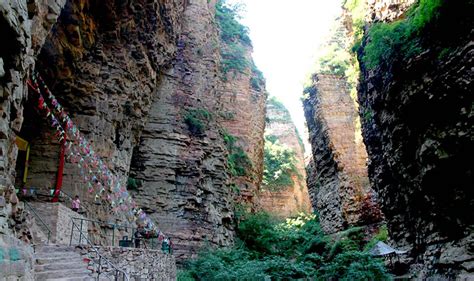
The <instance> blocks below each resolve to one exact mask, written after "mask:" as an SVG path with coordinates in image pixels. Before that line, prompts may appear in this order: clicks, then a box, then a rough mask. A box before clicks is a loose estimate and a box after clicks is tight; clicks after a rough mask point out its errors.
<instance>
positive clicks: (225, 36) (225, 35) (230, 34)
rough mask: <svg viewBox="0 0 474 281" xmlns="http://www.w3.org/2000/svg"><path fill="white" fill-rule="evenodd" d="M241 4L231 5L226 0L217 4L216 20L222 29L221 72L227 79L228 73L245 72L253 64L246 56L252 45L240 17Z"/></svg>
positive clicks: (220, 0) (221, 0)
mask: <svg viewBox="0 0 474 281" xmlns="http://www.w3.org/2000/svg"><path fill="white" fill-rule="evenodd" d="M239 9H240V6H238V5H234V6H230V5H228V4H226V2H225V1H224V0H219V1H218V2H217V5H216V16H215V18H216V21H217V23H218V26H219V29H220V37H221V41H222V42H223V43H224V44H223V46H222V47H221V73H222V74H223V79H226V77H227V73H229V72H230V71H233V72H234V74H235V73H244V72H245V70H246V69H247V68H249V67H251V66H252V64H251V62H249V60H248V59H247V57H246V52H247V48H248V47H249V46H251V41H250V37H249V35H248V29H247V27H245V26H243V25H242V24H241V23H240V22H239V21H238V19H239V18H240V16H239Z"/></svg>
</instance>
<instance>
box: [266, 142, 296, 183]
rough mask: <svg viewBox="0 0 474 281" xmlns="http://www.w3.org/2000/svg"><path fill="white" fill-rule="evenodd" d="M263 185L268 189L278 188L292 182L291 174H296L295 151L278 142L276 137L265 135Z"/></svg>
mask: <svg viewBox="0 0 474 281" xmlns="http://www.w3.org/2000/svg"><path fill="white" fill-rule="evenodd" d="M263 159H264V168H265V169H264V171H263V186H264V188H265V189H269V190H279V189H281V188H284V187H288V186H292V185H293V184H294V181H293V178H292V177H293V176H294V175H298V170H297V169H296V158H295V152H294V151H293V150H292V149H290V148H288V147H286V146H285V145H282V144H280V142H279V141H278V140H277V139H276V137H274V136H272V135H267V136H265V149H264V158H263Z"/></svg>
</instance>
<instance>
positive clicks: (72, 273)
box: [35, 267, 91, 281]
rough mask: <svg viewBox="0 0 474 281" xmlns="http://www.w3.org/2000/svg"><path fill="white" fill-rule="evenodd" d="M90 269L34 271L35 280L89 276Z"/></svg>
mask: <svg viewBox="0 0 474 281" xmlns="http://www.w3.org/2000/svg"><path fill="white" fill-rule="evenodd" d="M90 274H91V271H90V270H87V269H86V268H85V267H84V268H83V269H62V270H48V271H42V272H36V273H35V280H38V281H42V280H50V279H53V278H55V279H59V278H87V277H90Z"/></svg>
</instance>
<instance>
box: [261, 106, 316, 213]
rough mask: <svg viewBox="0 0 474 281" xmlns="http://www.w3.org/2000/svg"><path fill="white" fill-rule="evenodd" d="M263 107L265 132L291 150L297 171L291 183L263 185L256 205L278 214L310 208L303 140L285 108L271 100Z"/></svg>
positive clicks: (308, 210) (303, 210)
mask: <svg viewBox="0 0 474 281" xmlns="http://www.w3.org/2000/svg"><path fill="white" fill-rule="evenodd" d="M266 109H267V114H266V119H267V124H266V128H265V135H266V136H272V137H276V139H277V141H278V142H279V144H281V145H284V146H286V147H288V148H290V149H292V150H293V151H294V153H295V160H296V161H295V166H296V173H293V174H292V180H293V182H294V184H293V185H291V186H285V187H280V188H278V190H273V189H271V188H269V187H266V186H265V185H263V186H262V190H261V192H260V193H259V195H258V202H259V207H261V208H262V209H263V210H266V211H268V212H270V213H272V214H276V215H279V216H281V217H288V216H291V215H294V214H296V213H298V212H311V210H312V207H311V202H310V200H309V194H308V188H307V186H306V181H305V179H306V170H305V167H304V147H303V142H302V140H301V138H300V136H299V135H298V132H297V131H296V127H295V124H294V123H293V120H291V116H290V113H289V112H288V110H287V109H286V108H281V107H279V106H278V104H275V103H274V102H272V101H271V100H270V101H267V106H266Z"/></svg>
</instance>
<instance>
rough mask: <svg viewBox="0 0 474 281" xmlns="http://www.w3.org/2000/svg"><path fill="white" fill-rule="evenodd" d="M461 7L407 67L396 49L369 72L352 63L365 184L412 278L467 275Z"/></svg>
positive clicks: (468, 100)
mask: <svg viewBox="0 0 474 281" xmlns="http://www.w3.org/2000/svg"><path fill="white" fill-rule="evenodd" d="M448 3H449V4H448ZM470 5H471V6H469V4H468V3H467V2H462V1H461V2H446V5H444V7H443V9H442V10H441V11H440V15H441V16H440V17H439V18H437V19H436V22H435V23H434V24H432V25H428V26H427V27H426V28H425V29H423V30H422V32H420V34H419V35H418V37H417V38H416V39H417V40H419V41H418V42H420V44H421V45H420V48H422V49H423V52H422V53H420V54H419V55H416V56H415V57H411V58H410V59H409V60H407V59H404V58H403V57H402V56H399V55H397V54H398V51H397V50H396V55H395V56H393V57H392V58H391V60H390V61H389V63H386V62H384V61H382V63H380V65H378V66H377V67H376V68H375V69H367V68H366V66H365V65H364V64H361V70H362V79H361V83H360V87H359V101H360V104H361V108H360V115H361V116H364V115H365V116H367V118H362V121H363V122H362V125H363V135H364V142H365V144H366V146H367V150H368V155H369V159H370V161H369V175H370V179H371V182H372V183H373V186H374V189H375V190H376V191H377V193H378V194H379V197H380V202H381V205H382V207H383V211H384V213H385V215H386V218H387V222H388V228H389V233H390V236H391V238H392V239H393V240H394V242H395V243H396V245H398V246H399V247H403V248H405V249H407V250H409V251H410V255H409V258H408V259H407V260H405V262H406V263H407V264H410V263H418V265H415V266H413V268H412V271H413V272H416V273H417V274H419V276H420V278H426V275H433V274H443V275H444V277H443V278H447V277H446V276H450V277H451V278H454V276H455V275H456V274H462V273H471V274H472V272H473V270H474V269H473V266H472V260H473V253H472V251H471V250H470V249H471V248H472V235H470V234H471V233H470V232H471V231H470V229H472V225H473V222H474V221H473V216H472V215H471V214H472V212H471V211H470V210H472V209H473V202H474V201H473V198H474V196H473V193H472V190H473V189H472V187H473V178H472V173H473V168H472V165H470V164H469V163H471V162H472V161H471V158H472V155H473V147H474V145H473V139H474V138H473V130H472V124H473V120H472V116H473V114H472V104H473V95H472V67H473V57H474V56H473V43H472V32H473V31H472V26H473V22H472V17H471V15H470V14H469V12H467V11H468V10H470V9H472V3H471V4H470ZM365 40H370V38H365ZM365 42H367V41H365ZM442 50H444V55H442V53H441V52H442ZM363 51H364V49H361V52H360V53H359V55H360V56H361V55H362V54H363Z"/></svg>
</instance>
